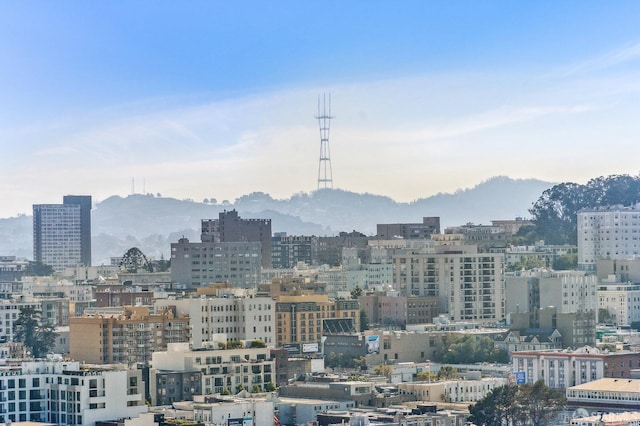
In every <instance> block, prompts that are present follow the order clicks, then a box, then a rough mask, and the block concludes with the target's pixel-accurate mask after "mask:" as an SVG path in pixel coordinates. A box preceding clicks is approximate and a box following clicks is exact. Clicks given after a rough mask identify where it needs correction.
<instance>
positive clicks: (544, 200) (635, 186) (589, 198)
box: [529, 175, 640, 244]
mask: <svg viewBox="0 0 640 426" xmlns="http://www.w3.org/2000/svg"><path fill="white" fill-rule="evenodd" d="M638 202H640V177H633V176H629V175H611V176H608V177H598V178H595V179H591V180H590V181H589V182H587V184H586V185H579V184H576V183H560V184H558V185H555V186H553V187H552V188H550V189H547V190H546V191H544V192H543V193H542V195H541V196H540V198H538V200H537V201H536V202H535V203H534V204H533V206H532V207H531V209H529V213H531V216H532V218H533V222H534V227H535V231H533V232H534V233H535V234H536V235H537V236H538V238H539V239H543V240H544V241H545V242H546V243H547V244H577V221H578V211H579V210H580V209H583V208H595V207H604V206H611V205H616V204H619V205H622V206H631V205H633V204H636V203H638Z"/></svg>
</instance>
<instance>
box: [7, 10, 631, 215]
mask: <svg viewBox="0 0 640 426" xmlns="http://www.w3.org/2000/svg"><path fill="white" fill-rule="evenodd" d="M638 22H640V2H637V1H575V2H572V1H561V2H558V1H535V2H534V1H504V2H503V1H454V2H450V1H440V2H437V1H423V0H420V1H385V2H383V1H321V2H307V1H299V0H298V1H290V2H285V1H281V2H279V1H273V2H267V1H241V2H234V1H203V2H199V1H188V2H171V1H134V2H130V1H109V2H93V1H92V2H80V1H68V2H67V1H15V2H10V1H5V2H0V144H1V145H0V200H2V201H0V217H8V216H14V215H16V214H18V213H27V214H31V205H32V204H34V203H60V202H62V196H63V195H65V194H90V195H92V196H93V197H94V200H95V201H100V200H103V199H105V198H106V197H108V196H110V195H123V196H124V195H128V194H129V193H131V192H132V179H135V191H136V192H138V193H140V192H142V191H143V189H144V191H146V192H151V193H154V194H156V193H161V194H162V195H163V196H170V197H176V198H192V199H194V200H196V201H201V200H202V199H204V198H211V197H215V198H217V199H218V201H222V200H224V199H228V200H230V201H233V200H234V199H235V198H236V197H238V196H240V195H243V194H247V193H250V192H253V191H262V192H268V193H270V194H271V195H273V196H274V197H277V198H287V197H289V196H290V195H292V194H294V193H297V192H300V191H304V192H310V191H313V190H315V188H316V185H317V174H318V156H319V148H320V139H319V131H318V124H317V121H316V120H315V119H314V115H315V114H316V108H317V97H318V94H320V93H331V96H332V113H333V115H335V117H336V118H335V119H334V120H333V121H332V128H331V139H330V146H331V160H332V166H333V181H334V187H337V188H341V189H346V190H351V191H356V192H370V193H375V194H382V195H388V196H390V197H392V198H394V199H396V200H398V201H410V200H413V199H415V198H420V197H426V196H429V195H433V194H435V193H438V192H453V191H455V190H456V189H458V188H468V187H472V186H474V185H476V184H478V183H480V182H481V181H483V180H485V179H487V178H489V177H492V176H496V175H507V176H510V177H513V178H538V179H543V180H548V181H553V182H560V181H573V182H580V183H584V182H586V181H587V180H588V179H589V178H592V177H597V176H601V175H609V174H623V173H626V174H633V175H637V174H638V172H639V171H640V143H639V140H638V139H639V138H640V25H639V24H638ZM143 182H144V188H143Z"/></svg>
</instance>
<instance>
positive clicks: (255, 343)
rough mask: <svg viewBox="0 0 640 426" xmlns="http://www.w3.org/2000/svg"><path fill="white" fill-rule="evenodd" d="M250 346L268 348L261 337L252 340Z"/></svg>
mask: <svg viewBox="0 0 640 426" xmlns="http://www.w3.org/2000/svg"><path fill="white" fill-rule="evenodd" d="M249 347H250V348H266V347H267V344H266V343H264V342H263V341H262V340H260V339H253V340H252V341H251V342H249Z"/></svg>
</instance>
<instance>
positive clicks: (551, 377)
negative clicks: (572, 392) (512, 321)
mask: <svg viewBox="0 0 640 426" xmlns="http://www.w3.org/2000/svg"><path fill="white" fill-rule="evenodd" d="M511 356H512V363H513V371H514V372H524V373H525V375H526V381H527V383H535V382H536V381H538V380H544V383H545V384H546V385H547V386H549V387H551V388H556V389H565V388H568V387H571V386H576V385H581V384H583V383H587V382H591V381H594V380H598V379H602V378H604V377H609V378H620V379H622V378H628V377H630V373H631V370H633V369H634V368H638V367H639V366H640V353H638V352H631V351H619V352H604V351H600V350H598V349H596V348H592V347H589V346H585V347H582V348H579V349H576V350H562V351H522V352H513V353H512V354H511Z"/></svg>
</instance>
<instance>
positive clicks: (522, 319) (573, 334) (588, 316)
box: [510, 306, 596, 348]
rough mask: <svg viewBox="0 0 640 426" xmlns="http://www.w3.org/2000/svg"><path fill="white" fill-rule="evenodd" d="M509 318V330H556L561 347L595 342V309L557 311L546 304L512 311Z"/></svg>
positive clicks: (574, 346) (529, 332)
mask: <svg viewBox="0 0 640 426" xmlns="http://www.w3.org/2000/svg"><path fill="white" fill-rule="evenodd" d="M510 320H511V322H510V328H511V330H519V331H520V332H522V333H524V334H532V333H533V334H535V333H537V332H538V331H540V332H546V333H548V334H551V333H553V331H554V330H557V331H558V332H559V333H560V336H561V340H562V347H563V348H579V347H582V346H593V345H595V343H596V313H595V311H586V312H585V311H578V312H570V313H559V312H558V308H556V307H555V306H547V307H545V308H541V309H537V310H534V311H532V312H525V313H521V314H518V313H512V314H511V315H510Z"/></svg>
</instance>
